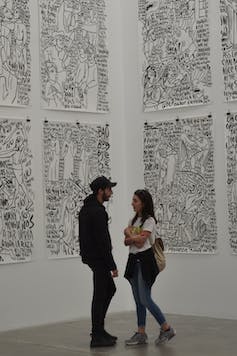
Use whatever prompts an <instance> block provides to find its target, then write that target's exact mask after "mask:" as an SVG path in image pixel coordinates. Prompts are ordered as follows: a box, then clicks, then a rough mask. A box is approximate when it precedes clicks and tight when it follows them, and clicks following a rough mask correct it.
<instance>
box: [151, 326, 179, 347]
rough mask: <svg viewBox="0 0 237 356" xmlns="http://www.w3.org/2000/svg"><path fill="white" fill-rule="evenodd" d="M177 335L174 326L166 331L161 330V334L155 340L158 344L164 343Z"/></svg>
mask: <svg viewBox="0 0 237 356" xmlns="http://www.w3.org/2000/svg"><path fill="white" fill-rule="evenodd" d="M175 335H176V331H175V330H174V329H173V328H170V329H169V330H166V331H164V330H161V331H160V335H159V336H158V338H157V339H156V340H155V344H156V345H160V344H163V343H165V342H167V341H169V340H170V339H172V337H174V336H175Z"/></svg>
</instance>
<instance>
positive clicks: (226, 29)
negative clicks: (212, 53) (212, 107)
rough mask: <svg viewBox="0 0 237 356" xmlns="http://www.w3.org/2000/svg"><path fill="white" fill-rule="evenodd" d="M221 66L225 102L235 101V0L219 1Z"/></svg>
mask: <svg viewBox="0 0 237 356" xmlns="http://www.w3.org/2000/svg"><path fill="white" fill-rule="evenodd" d="M220 13H221V41H222V52H223V58H222V65H223V75H224V84H225V89H224V95H225V99H226V101H233V100H237V65H236V56H237V0H220Z"/></svg>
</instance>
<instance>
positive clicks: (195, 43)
mask: <svg viewBox="0 0 237 356" xmlns="http://www.w3.org/2000/svg"><path fill="white" fill-rule="evenodd" d="M138 2H139V35H140V38H141V47H142V77H143V79H142V85H143V108H144V111H157V110H161V109H166V108H172V107H180V106H189V105H200V104H207V103H208V102H209V101H210V98H209V93H210V87H211V68H210V48H209V23H208V1H207V0H138Z"/></svg>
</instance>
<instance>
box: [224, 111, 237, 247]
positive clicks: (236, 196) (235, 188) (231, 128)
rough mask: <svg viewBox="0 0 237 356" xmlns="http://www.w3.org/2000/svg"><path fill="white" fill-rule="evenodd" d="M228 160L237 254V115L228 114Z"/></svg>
mask: <svg viewBox="0 0 237 356" xmlns="http://www.w3.org/2000/svg"><path fill="white" fill-rule="evenodd" d="M226 158H227V198H228V212H229V233H230V246H231V249H232V251H233V253H234V254H237V113H234V114H232V113H231V114H227V120H226Z"/></svg>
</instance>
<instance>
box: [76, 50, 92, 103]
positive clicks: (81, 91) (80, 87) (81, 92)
mask: <svg viewBox="0 0 237 356" xmlns="http://www.w3.org/2000/svg"><path fill="white" fill-rule="evenodd" d="M78 52H79V53H78V54H79V57H78V64H77V68H76V73H75V82H76V89H77V90H76V98H75V99H76V100H75V101H76V103H77V104H79V105H80V107H81V108H86V101H87V98H86V95H87V93H86V87H87V82H88V70H89V68H88V62H87V55H86V53H85V50H84V48H83V47H82V46H81V47H79V49H78Z"/></svg>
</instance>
